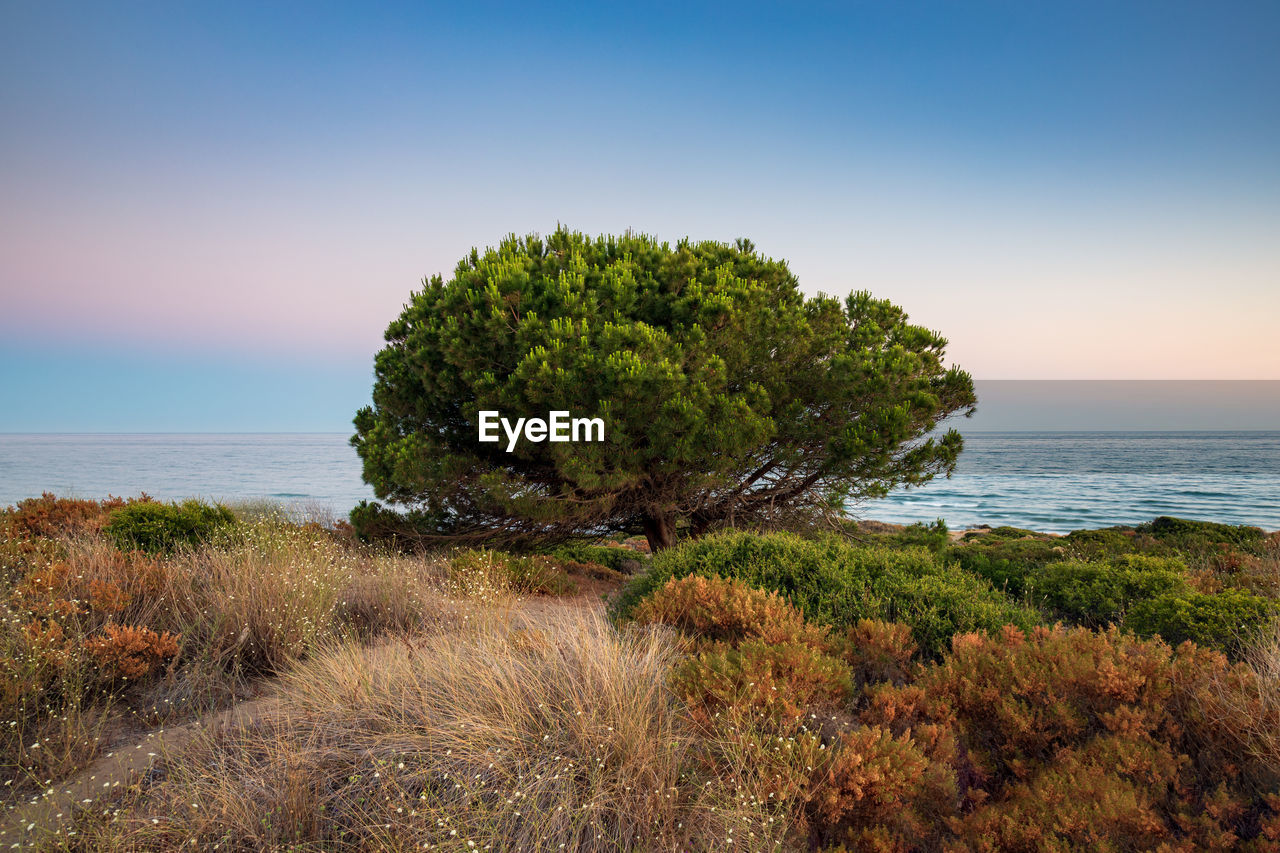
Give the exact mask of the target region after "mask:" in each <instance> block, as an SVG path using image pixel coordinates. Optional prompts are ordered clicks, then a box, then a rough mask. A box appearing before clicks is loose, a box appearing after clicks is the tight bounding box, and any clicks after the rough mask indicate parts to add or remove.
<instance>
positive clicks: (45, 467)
mask: <svg viewBox="0 0 1280 853" xmlns="http://www.w3.org/2000/svg"><path fill="white" fill-rule="evenodd" d="M348 437H349V434H348V433H0V506H8V505H11V504H14V503H16V502H17V501H19V500H21V499H23V498H27V497H34V496H38V495H40V494H41V493H42V492H53V493H54V494H57V495H59V496H74V497H86V498H105V497H106V496H107V495H109V494H111V495H117V496H123V497H127V496H133V495H137V494H140V493H142V492H146V493H147V494H149V495H151V496H152V497H155V498H157V499H160V500H179V499H185V498H193V497H194V498H202V499H206V500H217V501H224V502H243V501H262V500H267V501H275V502H279V503H281V504H284V505H286V506H288V507H290V508H293V509H295V510H297V511H299V512H301V513H304V514H310V515H317V516H326V515H329V516H332V517H344V516H345V515H346V514H347V512H348V511H349V510H350V509H351V508H352V507H353V506H355V505H356V504H357V503H358V502H359V501H361V500H373V499H374V495H373V491H372V489H370V488H369V487H368V486H367V485H366V484H365V483H363V481H362V480H361V479H360V460H359V457H358V456H357V455H356V452H355V450H354V449H353V448H352V447H351V446H350V445H349V444H348V443H347V440H348ZM854 515H855V516H856V517H859V518H865V519H875V520H878V521H886V522H892V523H912V522H926V523H927V522H932V521H934V520H935V519H938V518H941V519H943V520H944V521H945V522H946V523H947V524H948V526H950V527H951V528H953V529H959V528H966V527H973V526H976V525H979V524H989V525H992V526H998V525H1013V526H1016V527H1025V528H1029V529H1032V530H1040V531H1044V532H1048V533H1064V532H1067V531H1070V530H1074V529H1080V528H1091V527H1105V526H1111V525H1116V524H1137V523H1140V522H1143V521H1149V520H1150V519H1152V518H1154V517H1156V516H1160V515H1173V516H1178V517H1182V518H1194V519H1200V520H1205V521H1217V522H1223V523H1229V524H1251V525H1256V526H1259V527H1262V528H1264V529H1267V530H1275V529H1280V431H1275V430H1219V431H1177V430H1164V431H1058V432H1045V431H979V430H973V431H966V432H965V450H964V452H963V453H962V454H961V457H960V462H959V465H958V466H957V470H956V473H955V475H954V476H953V477H952V478H951V479H941V478H939V479H935V480H934V481H933V482H931V483H928V484H926V485H924V486H921V487H918V488H913V489H902V488H899V489H896V490H895V491H894V492H893V493H892V494H891V495H890V496H889V497H887V498H884V499H880V500H875V501H869V502H866V503H865V504H863V505H861V506H858V507H855V508H854Z"/></svg>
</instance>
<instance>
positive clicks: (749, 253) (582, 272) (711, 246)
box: [352, 228, 975, 549]
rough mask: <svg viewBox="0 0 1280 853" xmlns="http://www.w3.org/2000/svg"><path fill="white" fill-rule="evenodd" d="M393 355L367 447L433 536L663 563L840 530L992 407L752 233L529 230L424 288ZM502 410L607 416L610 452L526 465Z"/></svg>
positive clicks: (892, 319) (527, 444)
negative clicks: (485, 435)
mask: <svg viewBox="0 0 1280 853" xmlns="http://www.w3.org/2000/svg"><path fill="white" fill-rule="evenodd" d="M386 341H387V345H386V347H385V348H384V349H383V350H382V351H381V352H379V353H378V355H377V358H376V365H375V371H376V381H375V385H374V388H373V405H372V406H370V407H366V408H364V409H361V410H360V411H359V412H358V413H357V415H356V418H355V427H356V434H355V435H354V436H353V438H352V444H353V445H354V446H355V447H356V449H357V451H358V452H359V454H360V457H361V459H362V460H363V466H364V478H365V480H366V481H367V482H369V483H370V484H371V485H372V486H373V488H374V491H375V493H376V494H377V496H378V497H379V498H380V499H382V500H386V501H390V502H392V503H395V504H400V505H402V506H404V507H405V508H407V509H409V510H410V517H411V518H412V521H413V524H414V526H415V527H416V529H417V530H418V531H419V532H420V533H421V534H422V535H424V536H440V537H454V538H458V539H493V540H508V541H509V540H513V539H520V538H536V537H557V536H566V535H575V534H589V533H604V532H610V531H628V532H636V533H639V532H643V533H644V534H645V535H646V536H647V537H648V539H649V542H650V545H651V546H652V547H653V548H655V549H659V548H664V547H667V546H669V545H671V544H673V542H674V541H675V540H676V538H677V537H678V536H682V535H692V536H696V535H700V534H702V533H704V532H706V531H708V530H711V529H713V528H717V527H723V526H733V525H736V526H742V525H750V526H762V527H777V526H788V525H792V524H795V523H801V522H805V523H807V522H813V521H815V520H818V519H830V518H834V517H838V516H840V515H842V514H843V513H845V512H846V509H847V508H848V507H850V506H851V505H853V504H855V503H856V502H858V501H860V500H862V499H866V498H872V497H877V496H882V495H884V494H886V493H887V492H888V491H889V490H890V489H891V488H893V487H894V486H897V485H900V484H908V485H919V484H922V483H925V482H927V481H928V480H929V479H931V478H932V477H934V476H936V475H938V474H945V475H949V474H950V473H951V472H952V471H953V470H954V467H955V464H956V459H957V456H958V455H959V453H960V450H961V448H962V439H961V437H960V435H959V433H957V432H956V431H955V430H948V431H946V432H941V431H939V430H937V429H936V428H937V426H938V423H939V421H941V420H942V419H944V418H946V417H948V416H950V415H954V414H962V413H963V414H969V413H971V412H972V411H973V406H974V403H975V397H974V392H973V382H972V380H971V379H970V377H969V375H968V374H967V373H965V372H964V371H962V370H960V369H958V368H955V367H950V368H948V367H947V366H946V365H945V364H944V348H945V346H946V341H945V340H944V339H943V338H942V337H941V336H940V335H939V334H937V333H936V332H933V331H930V330H928V329H925V328H923V327H920V326H916V325H912V324H910V323H909V322H908V318H907V315H906V314H905V313H904V312H903V311H902V309H900V308H898V307H896V306H894V305H892V304H891V303H889V302H887V301H885V300H882V299H875V298H873V297H872V296H871V295H870V294H869V293H866V292H856V293H853V294H852V295H850V296H849V297H848V298H846V299H844V300H838V299H835V298H832V297H828V296H817V297H811V298H806V297H805V296H804V294H803V293H802V292H801V291H800V289H799V285H798V282H797V280H796V277H795V276H794V275H793V274H792V273H791V271H790V270H789V269H788V268H787V265H786V264H785V263H784V262H782V261H776V260H772V259H770V258H767V257H764V256H762V255H761V254H760V253H758V252H757V251H756V250H755V247H754V246H753V245H752V244H751V243H750V242H749V241H746V240H739V241H737V243H735V244H733V245H728V244H724V243H718V242H711V241H707V242H692V241H689V240H682V241H681V242H679V243H677V244H675V245H674V246H673V245H671V244H668V243H662V242H659V241H657V240H656V239H654V238H652V237H649V236H645V235H639V234H632V233H627V234H625V235H622V236H602V237H598V238H594V239H593V238H589V237H586V236H584V235H583V234H580V233H575V232H571V231H568V230H566V229H564V228H559V229H557V230H556V231H555V232H554V233H553V234H550V235H548V236H547V237H546V238H545V239H543V238H540V237H538V236H536V235H531V236H528V237H516V236H514V235H512V236H510V237H508V238H507V239H505V240H504V241H502V243H501V244H500V245H499V246H498V247H497V248H490V249H487V250H486V251H484V252H483V253H481V252H479V251H478V250H472V252H471V254H470V256H469V257H467V258H464V259H463V260H462V261H461V262H460V263H459V264H458V266H457V268H456V269H455V270H454V273H453V275H452V277H451V278H449V279H448V280H445V279H444V278H443V277H441V276H438V275H437V276H434V277H432V278H431V279H429V280H427V281H425V282H424V286H423V288H422V290H420V291H416V292H414V293H413V294H412V295H411V298H410V300H409V302H408V304H407V305H406V306H405V309H404V312H403V313H402V314H401V315H400V316H399V318H397V319H396V320H395V321H394V322H392V323H391V325H390V326H389V327H388V328H387V332H386ZM485 410H496V411H498V412H500V413H501V414H502V415H503V416H504V417H509V418H511V419H512V420H513V421H514V420H515V419H516V418H518V417H542V418H545V417H546V416H547V414H548V412H550V411H566V410H567V411H568V412H570V413H571V414H572V415H573V416H574V417H593V418H594V417H599V418H601V419H603V421H604V423H605V431H604V441H602V442H588V441H579V442H555V443H553V442H548V441H543V442H534V441H528V440H523V439H522V440H520V441H518V442H517V443H516V446H515V448H514V450H513V451H512V452H508V451H507V446H508V445H507V442H506V441H505V439H504V440H503V441H499V442H496V443H484V442H480V441H479V440H478V418H479V412H481V411H485ZM362 512H365V513H366V515H369V514H377V513H379V512H383V511H382V510H380V509H378V508H377V507H376V505H375V506H374V507H364V508H363V509H362Z"/></svg>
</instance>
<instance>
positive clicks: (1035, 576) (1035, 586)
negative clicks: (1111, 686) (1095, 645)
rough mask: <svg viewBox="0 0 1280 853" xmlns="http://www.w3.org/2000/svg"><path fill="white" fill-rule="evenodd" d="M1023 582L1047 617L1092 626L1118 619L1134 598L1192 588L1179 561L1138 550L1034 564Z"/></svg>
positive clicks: (1120, 618)
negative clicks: (1089, 559) (1100, 558)
mask: <svg viewBox="0 0 1280 853" xmlns="http://www.w3.org/2000/svg"><path fill="white" fill-rule="evenodd" d="M1027 586H1028V589H1027V594H1028V597H1029V598H1030V599H1031V600H1032V601H1033V602H1035V603H1037V604H1039V605H1040V606H1042V607H1044V608H1046V609H1047V610H1048V611H1049V612H1050V614H1051V615H1052V617H1053V618H1055V619H1064V620H1067V621H1069V622H1074V623H1076V624H1079V625H1086V626H1088V627H1092V628H1101V627H1104V626H1106V625H1108V624H1112V623H1115V624H1119V623H1120V622H1121V621H1122V620H1123V618H1124V615H1125V613H1126V612H1127V611H1128V610H1129V609H1130V607H1132V606H1133V605H1134V604H1135V603H1137V602H1141V601H1146V600H1147V599H1150V598H1156V597H1159V596H1164V595H1188V594H1190V593H1191V592H1193V590H1192V588H1191V584H1190V582H1189V581H1188V579H1187V567H1186V564H1185V563H1183V562H1182V560H1180V559H1178V558H1176V557H1149V556H1143V555H1138V554H1131V555H1127V556H1123V557H1116V558H1114V559H1112V560H1107V561H1095V562H1085V561H1081V560H1068V561H1065V562H1061V563H1050V564H1049V565H1047V566H1044V567H1042V568H1039V569H1036V570H1035V571H1034V572H1033V573H1032V576H1031V579H1030V580H1029V582H1028V584H1027Z"/></svg>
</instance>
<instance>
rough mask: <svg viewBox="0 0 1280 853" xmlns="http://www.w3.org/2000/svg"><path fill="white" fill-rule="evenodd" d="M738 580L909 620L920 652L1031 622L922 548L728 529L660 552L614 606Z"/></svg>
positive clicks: (621, 609) (839, 619) (835, 607)
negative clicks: (696, 581) (961, 634)
mask: <svg viewBox="0 0 1280 853" xmlns="http://www.w3.org/2000/svg"><path fill="white" fill-rule="evenodd" d="M688 575H701V576H703V577H713V576H719V577H722V578H734V579H737V580H740V581H742V582H743V583H745V584H747V585H748V586H751V587H755V588H757V589H763V590H768V591H770V592H777V593H779V594H781V595H783V596H784V597H786V598H787V599H788V600H790V601H791V603H792V604H794V605H795V606H796V607H797V608H799V609H800V611H801V612H802V613H804V615H805V618H806V619H809V620H811V621H814V622H818V623H820V624H824V625H830V626H837V627H848V626H852V625H855V624H857V622H858V620H860V619H882V620H888V621H895V620H896V621H899V622H903V623H905V624H908V625H910V626H911V628H912V630H913V632H915V640H916V642H917V643H918V644H919V645H920V647H921V649H922V651H924V652H925V653H926V654H929V655H937V654H939V653H940V652H941V651H943V650H944V649H945V648H946V646H947V644H948V643H949V642H950V636H951V634H952V633H954V632H955V631H977V630H993V629H996V628H999V627H1000V626H1002V625H1005V624H1009V623H1012V624H1016V625H1021V626H1029V625H1031V624H1032V623H1033V622H1034V621H1035V616H1036V615H1035V614H1034V613H1033V612H1032V611H1031V610H1029V609H1027V608H1023V607H1019V606H1018V605H1016V604H1015V603H1013V602H1012V601H1010V600H1009V599H1008V598H1007V597H1006V596H1005V595H1003V594H1002V593H1000V592H999V591H997V590H995V589H993V588H992V587H991V585H990V584H989V583H987V582H985V581H983V580H982V579H980V578H977V577H974V576H972V575H967V574H965V573H964V572H962V571H960V570H958V569H956V568H955V567H954V566H949V565H947V564H945V563H943V562H941V561H940V560H939V559H938V558H936V557H935V556H934V555H933V554H930V553H929V552H928V551H925V550H923V549H919V548H908V549H903V550H895V549H892V548H887V547H883V546H871V547H860V546H854V545H850V544H849V543H848V542H845V541H843V540H839V539H836V538H834V537H833V538H826V539H818V540H810V539H801V538H800V537H798V536H795V535H793V534H787V533H773V534H768V535H756V534H750V533H726V534H720V535H716V536H710V537H707V538H705V539H700V540H698V541H695V542H690V543H686V544H684V545H681V546H679V547H677V548H672V549H670V550H667V551H663V552H661V553H659V554H658V555H657V556H656V557H654V559H653V564H652V566H651V568H650V569H649V571H648V572H646V573H645V574H643V575H641V576H639V577H637V578H635V579H633V580H632V581H631V583H629V584H628V585H627V586H626V587H625V588H624V589H623V591H622V593H621V594H620V595H619V597H618V599H617V601H616V602H615V605H614V615H615V616H616V617H621V618H628V617H630V616H631V615H632V613H633V612H634V610H635V608H636V606H637V605H638V604H639V602H640V601H641V600H642V599H644V598H646V597H647V596H649V595H650V594H651V593H652V592H653V591H654V590H656V589H657V588H659V587H660V586H662V585H663V584H665V583H666V582H667V581H668V580H669V579H671V578H673V577H677V578H678V577H686V576H688Z"/></svg>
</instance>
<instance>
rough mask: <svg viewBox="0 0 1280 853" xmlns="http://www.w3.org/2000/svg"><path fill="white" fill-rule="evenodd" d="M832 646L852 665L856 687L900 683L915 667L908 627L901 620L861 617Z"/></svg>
mask: <svg viewBox="0 0 1280 853" xmlns="http://www.w3.org/2000/svg"><path fill="white" fill-rule="evenodd" d="M831 646H832V648H833V650H834V652H835V653H836V654H838V655H839V656H840V657H841V658H843V659H844V661H845V663H847V664H849V666H850V667H851V668H852V670H853V676H854V682H855V684H856V685H857V686H858V687H861V686H862V685H864V684H875V683H878V682H881V681H890V682H893V683H894V684H902V683H904V682H906V681H907V680H909V679H910V677H911V675H912V673H913V672H914V669H915V666H914V664H913V662H912V659H913V658H914V657H915V654H916V651H917V647H916V644H915V641H914V640H912V639H911V627H910V626H909V625H903V624H902V623H900V622H880V621H877V620H874V619H860V620H858V624H857V625H854V626H853V627H852V628H850V629H849V630H848V631H846V632H845V634H844V636H843V637H841V638H839V640H838V641H834V642H832V643H831Z"/></svg>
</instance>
